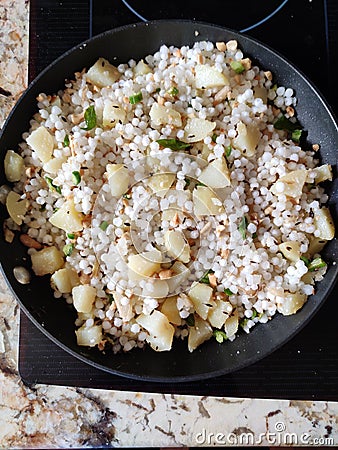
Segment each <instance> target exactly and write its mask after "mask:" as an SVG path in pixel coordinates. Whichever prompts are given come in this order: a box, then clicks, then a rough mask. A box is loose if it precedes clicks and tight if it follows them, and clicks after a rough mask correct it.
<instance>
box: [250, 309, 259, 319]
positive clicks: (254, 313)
mask: <svg viewBox="0 0 338 450" xmlns="http://www.w3.org/2000/svg"><path fill="white" fill-rule="evenodd" d="M257 315H258V312H257V311H256V310H255V308H252V316H251V317H250V319H254V318H255V317H257Z"/></svg>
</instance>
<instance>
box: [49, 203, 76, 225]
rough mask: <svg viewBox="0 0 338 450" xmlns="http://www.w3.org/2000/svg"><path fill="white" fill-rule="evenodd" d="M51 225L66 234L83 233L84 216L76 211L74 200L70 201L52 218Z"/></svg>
mask: <svg viewBox="0 0 338 450" xmlns="http://www.w3.org/2000/svg"><path fill="white" fill-rule="evenodd" d="M49 221H50V223H51V224H52V225H54V226H55V227H57V228H60V229H61V230H64V231H65V232H66V233H74V232H77V231H81V230H82V228H83V225H82V214H81V213H80V212H79V211H77V210H76V209H75V205H74V200H73V199H69V200H66V201H65V202H64V204H63V205H62V206H61V207H60V208H59V209H58V210H57V211H56V212H55V213H54V214H53V215H52V216H51V217H50V219H49Z"/></svg>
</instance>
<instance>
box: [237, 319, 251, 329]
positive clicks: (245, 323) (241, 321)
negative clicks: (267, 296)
mask: <svg viewBox="0 0 338 450" xmlns="http://www.w3.org/2000/svg"><path fill="white" fill-rule="evenodd" d="M248 322H249V319H248V318H247V317H243V319H241V320H240V321H239V326H240V327H241V328H244V327H246V325H247V323H248Z"/></svg>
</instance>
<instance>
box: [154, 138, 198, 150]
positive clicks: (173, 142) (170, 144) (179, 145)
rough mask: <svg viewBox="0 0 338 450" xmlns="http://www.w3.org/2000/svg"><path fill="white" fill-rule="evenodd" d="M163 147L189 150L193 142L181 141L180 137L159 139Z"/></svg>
mask: <svg viewBox="0 0 338 450" xmlns="http://www.w3.org/2000/svg"><path fill="white" fill-rule="evenodd" d="M156 142H157V143H158V144H160V146H161V147H166V148H170V150H188V149H190V148H191V144H187V143H186V142H182V141H179V140H178V139H158V140H157V141H156Z"/></svg>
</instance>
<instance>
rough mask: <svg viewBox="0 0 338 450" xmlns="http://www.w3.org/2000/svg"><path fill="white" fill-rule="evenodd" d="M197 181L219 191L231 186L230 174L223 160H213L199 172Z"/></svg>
mask: <svg viewBox="0 0 338 450" xmlns="http://www.w3.org/2000/svg"><path fill="white" fill-rule="evenodd" d="M198 181H200V182H201V183H203V184H205V185H206V186H209V187H211V188H212V189H220V188H224V187H226V186H230V185H231V181H230V172H229V169H228V166H227V163H226V161H225V159H224V158H221V159H214V160H213V161H211V163H209V164H208V165H207V166H206V167H205V168H204V169H203V170H202V172H201V174H200V175H199V177H198Z"/></svg>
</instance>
